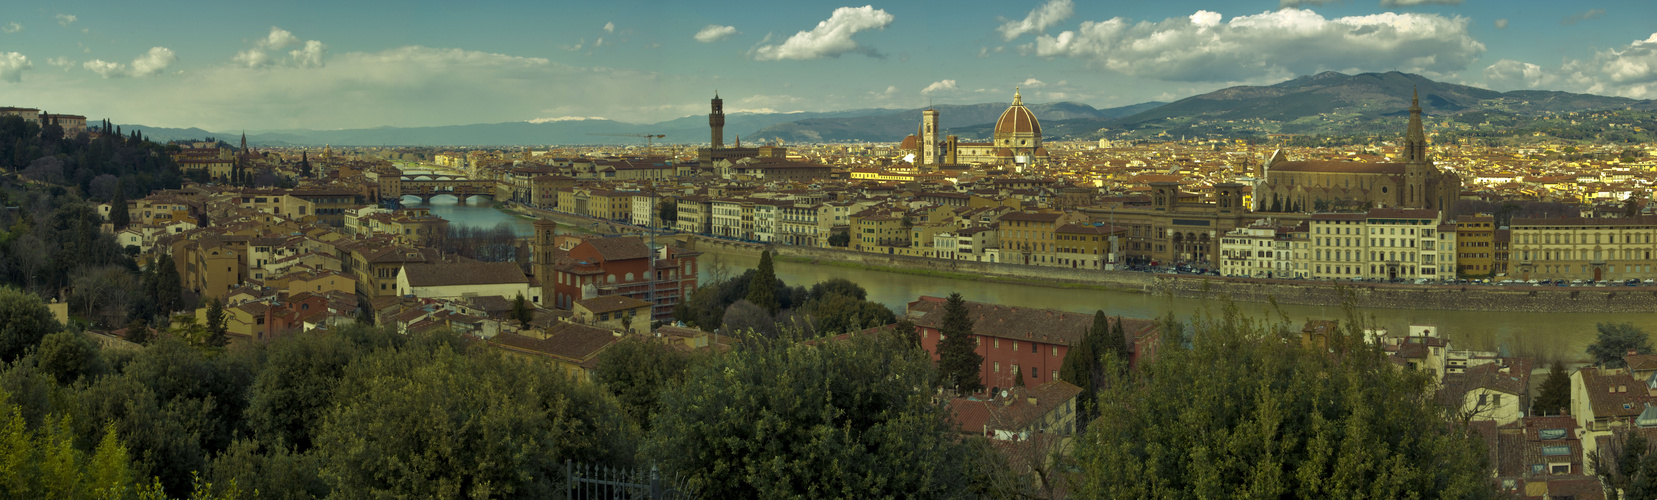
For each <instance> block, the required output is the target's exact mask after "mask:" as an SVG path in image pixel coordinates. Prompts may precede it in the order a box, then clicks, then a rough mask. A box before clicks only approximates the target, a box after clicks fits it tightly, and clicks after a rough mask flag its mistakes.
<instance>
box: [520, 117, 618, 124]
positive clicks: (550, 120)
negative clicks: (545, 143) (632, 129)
mask: <svg viewBox="0 0 1657 500" xmlns="http://www.w3.org/2000/svg"><path fill="white" fill-rule="evenodd" d="M608 119H609V118H605V117H602V116H554V117H548V118H536V119H533V120H524V121H527V122H529V123H553V122H581V121H587V120H608Z"/></svg>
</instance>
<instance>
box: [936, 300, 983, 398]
mask: <svg viewBox="0 0 1657 500" xmlns="http://www.w3.org/2000/svg"><path fill="white" fill-rule="evenodd" d="M939 333H940V334H942V335H943V340H940V341H938V373H939V376H940V377H942V378H943V380H942V382H943V385H944V387H947V388H951V389H955V390H956V391H957V392H959V393H961V394H970V393H975V392H978V391H981V390H984V383H983V381H982V380H980V379H981V373H980V372H981V371H982V370H983V368H984V356H983V355H981V354H978V340H977V337H976V336H975V335H973V333H972V316H971V314H970V313H969V312H968V311H967V303H966V300H964V299H962V298H961V294H960V293H959V292H956V293H951V294H949V300H948V301H947V302H945V303H944V321H943V325H942V328H940V329H939Z"/></svg>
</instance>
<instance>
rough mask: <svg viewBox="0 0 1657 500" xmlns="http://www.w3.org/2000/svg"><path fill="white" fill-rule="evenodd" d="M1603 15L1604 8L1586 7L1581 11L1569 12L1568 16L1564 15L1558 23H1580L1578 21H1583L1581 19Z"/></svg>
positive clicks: (1596, 17) (1585, 19)
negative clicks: (1586, 8)
mask: <svg viewBox="0 0 1657 500" xmlns="http://www.w3.org/2000/svg"><path fill="white" fill-rule="evenodd" d="M1603 15H1605V9H1588V10H1585V11H1582V12H1578V13H1575V14H1571V15H1570V17H1566V18H1564V19H1561V20H1559V24H1563V25H1567V26H1569V25H1572V24H1576V23H1580V22H1583V21H1587V20H1591V19H1599V17H1600V16H1603Z"/></svg>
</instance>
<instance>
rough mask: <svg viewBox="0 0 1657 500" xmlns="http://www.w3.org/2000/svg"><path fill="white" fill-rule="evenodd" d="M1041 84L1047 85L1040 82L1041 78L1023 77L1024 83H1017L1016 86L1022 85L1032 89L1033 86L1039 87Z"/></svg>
mask: <svg viewBox="0 0 1657 500" xmlns="http://www.w3.org/2000/svg"><path fill="white" fill-rule="evenodd" d="M1042 85H1047V84H1046V83H1042V81H1041V80H1037V79H1035V78H1029V79H1025V80H1024V83H1020V84H1018V86H1020V87H1024V88H1027V89H1033V88H1036V87H1040V86H1042Z"/></svg>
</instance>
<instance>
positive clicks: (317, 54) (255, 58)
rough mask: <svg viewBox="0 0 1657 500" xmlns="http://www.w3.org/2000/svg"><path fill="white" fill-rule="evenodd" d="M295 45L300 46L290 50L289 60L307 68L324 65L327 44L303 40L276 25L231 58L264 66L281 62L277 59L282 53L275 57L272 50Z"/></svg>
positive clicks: (246, 64) (253, 65) (246, 63)
mask: <svg viewBox="0 0 1657 500" xmlns="http://www.w3.org/2000/svg"><path fill="white" fill-rule="evenodd" d="M294 45H298V46H299V47H298V48H297V49H295V50H291V51H288V60H287V62H290V63H292V64H294V65H296V66H300V67H306V68H315V67H320V66H322V64H323V62H322V56H324V55H326V54H327V53H328V46H327V45H325V44H323V43H322V42H319V41H316V40H304V41H301V40H300V38H299V37H297V36H294V34H293V32H291V31H288V30H285V29H282V28H278V27H276V26H271V27H270V33H268V34H266V35H265V36H264V38H259V39H257V40H254V41H253V47H252V48H249V49H247V50H243V51H239V52H237V53H236V55H235V56H234V57H231V58H230V60H232V61H235V62H236V63H237V64H240V65H242V66H244V67H248V68H262V67H265V66H270V65H273V64H277V63H278V62H281V61H279V60H278V59H277V58H279V57H281V54H280V53H278V54H277V55H276V56H275V57H272V56H271V52H275V51H280V50H282V49H286V48H288V47H290V46H294Z"/></svg>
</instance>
